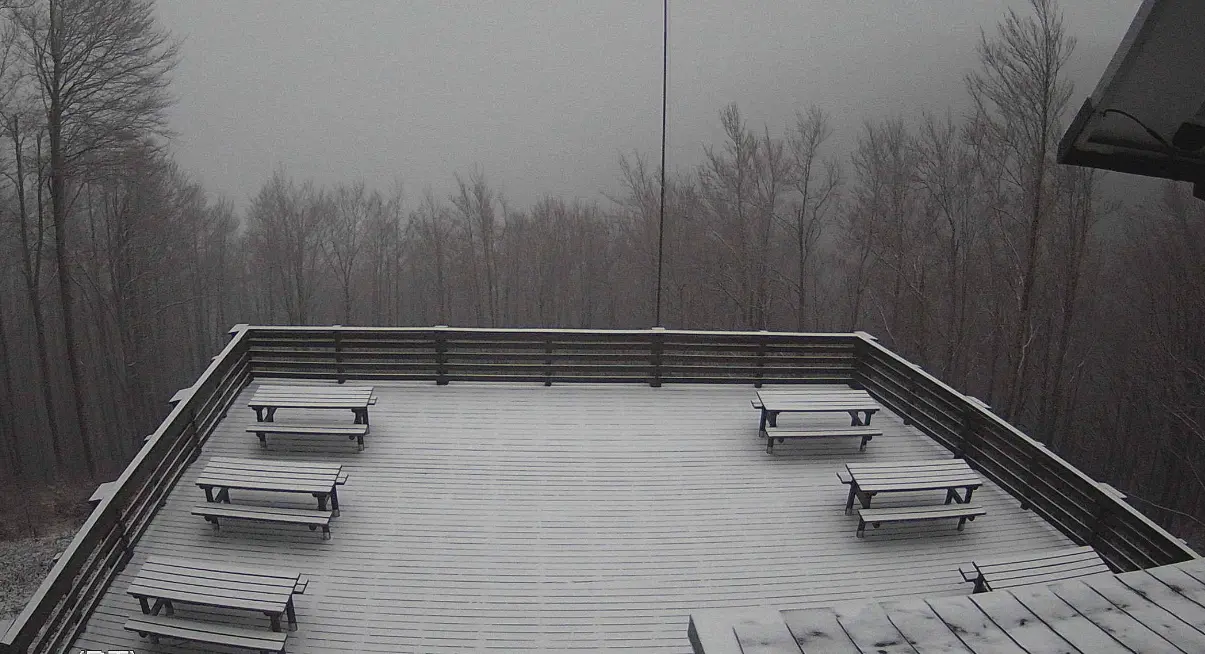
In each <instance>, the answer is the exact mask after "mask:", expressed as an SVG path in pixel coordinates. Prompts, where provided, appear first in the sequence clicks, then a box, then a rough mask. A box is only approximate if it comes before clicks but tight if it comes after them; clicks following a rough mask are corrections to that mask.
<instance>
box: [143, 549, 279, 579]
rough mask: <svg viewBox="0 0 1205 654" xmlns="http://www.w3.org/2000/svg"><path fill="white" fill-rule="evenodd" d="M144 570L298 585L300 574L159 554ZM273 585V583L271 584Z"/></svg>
mask: <svg viewBox="0 0 1205 654" xmlns="http://www.w3.org/2000/svg"><path fill="white" fill-rule="evenodd" d="M142 569H148V570H163V571H169V572H172V573H174V574H191V575H199V576H204V577H212V576H215V575H217V576H221V575H231V576H240V577H241V576H249V577H263V578H265V579H269V580H279V581H276V582H275V583H280V584H284V583H286V582H288V583H297V577H298V573H296V572H294V571H292V570H281V569H274V568H271V567H265V566H258V565H257V566H254V567H252V566H244V565H238V564H233V563H227V562H225V561H221V562H219V561H209V560H205V559H185V558H181V557H175V556H164V555H161V554H157V555H155V556H151V557H149V558H147V560H146V562H145V563H143V564H142ZM269 583H271V582H269Z"/></svg>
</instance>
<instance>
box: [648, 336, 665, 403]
mask: <svg viewBox="0 0 1205 654" xmlns="http://www.w3.org/2000/svg"><path fill="white" fill-rule="evenodd" d="M664 349H665V328H664V327H654V328H652V330H650V332H649V365H650V368H651V369H650V370H649V386H651V387H652V388H660V387H661V355H662V353H663V352H664Z"/></svg>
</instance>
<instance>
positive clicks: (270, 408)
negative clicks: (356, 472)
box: [247, 384, 377, 450]
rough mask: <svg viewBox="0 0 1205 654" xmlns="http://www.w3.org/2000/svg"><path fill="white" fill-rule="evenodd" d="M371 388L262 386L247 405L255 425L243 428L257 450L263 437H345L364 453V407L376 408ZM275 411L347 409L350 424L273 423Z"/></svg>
mask: <svg viewBox="0 0 1205 654" xmlns="http://www.w3.org/2000/svg"><path fill="white" fill-rule="evenodd" d="M372 391H373V388H372V387H371V386H290V385H281V384H263V385H261V386H260V387H259V388H258V389H256V391H255V393H253V394H252V395H251V400H250V401H249V402H248V403H247V405H248V406H249V407H251V409H252V410H254V411H255V422H254V423H253V424H251V425H250V426H248V427H247V431H249V432H254V433H255V435H256V436H258V437H259V444H260V447H267V446H268V441H267V435H268V434H278V435H290V436H325V435H336V436H347V438H348V440H355V441H356V445H357V446H358V447H359V448H360V449H361V450H363V449H364V435H365V434H367V433H368V430H369V422H368V407H369V406H371V405H373V404H376V401H377V398H375V397H373V395H372ZM278 409H344V410H348V409H350V410H351V412H352V415H353V420H352V424H350V425H348V424H331V423H320V422H289V423H283V422H276V411H277V410H278Z"/></svg>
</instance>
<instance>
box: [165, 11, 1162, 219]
mask: <svg viewBox="0 0 1205 654" xmlns="http://www.w3.org/2000/svg"><path fill="white" fill-rule="evenodd" d="M1140 4H1141V0H1063V2H1062V6H1063V10H1064V13H1065V15H1066V18H1067V23H1068V25H1069V28H1070V32H1071V33H1072V34H1073V35H1074V36H1076V37H1077V38H1078V40H1079V46H1078V47H1077V49H1076V54H1075V58H1074V60H1073V61H1072V70H1071V74H1072V78H1073V79H1074V80H1075V82H1076V92H1075V96H1074V98H1073V100H1072V104H1073V105H1074V107H1075V108H1078V106H1079V104H1080V103H1082V102H1083V99H1084V97H1086V96H1087V94H1089V93H1090V92H1091V90H1092V88H1093V87H1094V86H1095V83H1096V81H1097V79H1098V78H1099V76H1100V74H1101V72H1102V71H1103V69H1104V67H1105V65H1106V64H1107V62H1108V59H1109V57H1110V56H1111V55H1112V53H1113V51H1114V50H1115V49H1116V47H1117V45H1118V43H1119V42H1120V41H1121V37H1122V35H1123V34H1124V32H1125V30H1126V28H1127V27H1128V26H1129V23H1130V21H1131V19H1132V18H1133V16H1134V13H1135V12H1136V11H1137V9H1138V6H1139V5H1140ZM1010 5H1011V6H1014V7H1018V8H1019V9H1024V8H1025V5H1026V3H1025V1H1024V0H1020V1H1007V2H1006V1H1004V0H744V1H736V0H689V1H686V0H671V2H670V22H669V25H670V44H669V51H670V74H669V98H670V100H669V105H670V109H669V147H670V149H669V161H670V163H669V168H670V170H674V169H684V168H686V167H688V166H691V165H693V164H695V163H696V162H697V161H698V158H699V154H700V152H701V146H702V144H703V143H705V142H713V141H715V140H716V139H718V137H719V135H720V130H719V120H718V117H717V114H718V111H719V110H720V109H721V108H722V107H723V106H724V105H725V104H727V103H728V102H733V101H735V102H737V103H738V104H739V105H740V107H741V109H742V111H743V112H744V114H745V116H746V117H747V119H748V120H749V122H750V124H751V125H752V126H754V127H757V128H759V129H760V127H761V126H762V125H763V124H766V125H768V126H769V127H770V130H771V132H773V133H781V131H782V128H783V127H784V126H785V125H786V124H787V122H788V121H789V119H790V117H791V116H792V114H793V112H794V111H795V110H796V109H802V108H805V107H806V106H807V105H809V104H816V105H819V106H820V107H821V108H823V109H824V110H825V111H827V112H829V113H830V114H831V115H832V116H833V118H834V127H835V128H836V130H837V135H836V137H835V138H834V145H835V146H837V147H841V148H844V147H845V146H846V145H847V144H848V143H849V142H851V141H852V140H853V139H854V138H855V137H856V133H857V130H858V129H859V127H860V125H861V123H862V122H863V121H865V120H868V119H874V118H878V117H885V116H888V115H891V114H903V115H905V116H907V117H914V116H916V115H917V114H919V112H920V110H921V109H923V108H930V109H937V110H944V108H946V107H953V108H954V109H955V110H960V109H962V108H963V107H965V95H966V94H965V90H964V85H963V76H964V75H965V74H966V73H967V72H968V71H969V70H972V69H973V68H975V67H976V66H977V63H978V61H977V59H976V54H975V45H976V43H977V41H978V38H979V30H980V27H983V28H984V29H986V30H988V31H989V33H990V32H992V31H993V30H994V29H995V25H996V23H997V22H998V21H999V20H1000V19H1001V17H1002V16H1003V14H1004V11H1005V10H1006V8H1007V7H1008V6H1010ZM158 12H159V17H160V19H161V21H162V22H163V23H164V24H165V25H166V26H167V28H168V29H170V30H171V31H172V32H173V33H174V34H175V35H177V36H179V37H181V38H183V41H184V45H183V61H182V62H181V64H180V66H179V68H178V69H177V71H176V73H175V77H174V79H175V81H174V86H173V89H174V93H175V95H176V97H177V98H178V104H177V105H176V106H175V108H174V109H173V110H172V119H171V122H172V126H173V128H174V129H175V130H176V132H177V133H178V134H179V136H178V138H177V139H176V144H175V149H176V152H177V158H178V160H179V161H180V162H181V163H182V164H183V165H184V166H185V168H186V169H188V170H189V171H191V172H192V173H193V174H194V175H195V176H196V177H197V178H198V179H199V180H200V181H202V182H203V183H204V184H205V185H206V187H207V188H208V189H209V190H210V191H211V193H213V194H215V195H225V196H227V197H229V198H230V199H232V200H234V201H235V203H236V204H237V205H238V206H239V207H244V206H246V203H247V201H248V199H249V198H250V196H252V195H253V194H254V193H255V192H256V190H257V189H258V188H259V186H260V185H261V184H262V183H263V181H264V180H265V179H266V178H267V177H268V176H269V175H270V174H271V172H272V169H273V168H274V167H275V166H277V165H282V166H284V167H285V169H286V171H287V172H288V173H289V174H290V175H292V176H293V177H294V178H296V179H298V180H303V179H314V180H315V181H317V182H319V183H323V184H329V183H333V182H337V181H341V180H354V179H363V180H364V181H366V182H367V183H368V184H369V185H372V186H377V187H379V188H382V189H388V188H389V187H390V186H391V185H392V183H393V180H395V179H397V180H401V181H402V183H403V184H404V187H405V189H406V192H407V195H408V197H409V198H410V199H411V200H413V199H414V198H416V197H417V196H418V194H419V193H421V191H422V189H423V188H424V187H426V186H431V187H432V188H434V190H435V191H436V192H437V194H438V195H440V196H444V195H446V194H447V192H448V186H449V183H450V181H451V179H452V174H453V172H455V171H461V172H467V171H469V170H470V169H471V168H472V167H473V166H474V165H475V164H479V165H480V166H481V167H482V168H483V169H484V171H485V172H486V174H487V176H488V177H489V179H490V180H491V181H492V182H493V183H495V184H496V185H497V186H499V187H501V188H502V189H503V190H504V192H505V193H506V195H507V197H508V198H510V199H512V200H514V201H515V203H516V204H518V205H520V206H523V205H526V204H528V203H529V202H531V201H532V200H534V199H536V198H538V197H539V196H541V195H544V194H559V195H563V196H566V197H580V198H585V199H589V200H602V197H601V195H600V192H601V191H604V190H608V189H612V188H614V187H615V185H616V179H617V172H618V167H617V161H618V158H619V155H620V154H621V153H630V152H633V151H638V152H642V153H645V154H647V155H649V156H650V157H651V158H653V159H655V158H656V157H657V156H659V142H660V141H659V139H660V127H661V113H660V110H661V2H660V1H659V0H639V1H637V0H592V1H591V2H572V1H569V0H476V1H473V2H469V1H447V0H444V1H436V0H344V1H342V2H336V1H332V0H276V1H268V0H253V1H252V0H243V1H237V2H236V1H234V0H159V2H158ZM603 201H605V200H603ZM411 204H412V203H411Z"/></svg>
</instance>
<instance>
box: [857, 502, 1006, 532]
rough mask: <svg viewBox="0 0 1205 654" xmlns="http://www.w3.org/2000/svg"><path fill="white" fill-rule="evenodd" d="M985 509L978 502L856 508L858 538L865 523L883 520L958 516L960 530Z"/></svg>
mask: <svg viewBox="0 0 1205 654" xmlns="http://www.w3.org/2000/svg"><path fill="white" fill-rule="evenodd" d="M981 515H987V511H985V510H984V509H983V507H982V506H979V505H978V504H958V503H953V504H937V505H927V506H899V507H890V508H884V509H858V532H857V535H858V537H859V538H861V537H862V536H863V534H864V533H865V532H866V525H867V524H871V525H874V526H875V527H878V526H879V525H880V524H882V523H884V522H920V521H922V520H942V519H946V518H958V530H959V531H961V530H962V528H963V526H964V525H965V524H966V521H967V520H974V519H975V518H976V517H978V516H981Z"/></svg>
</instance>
